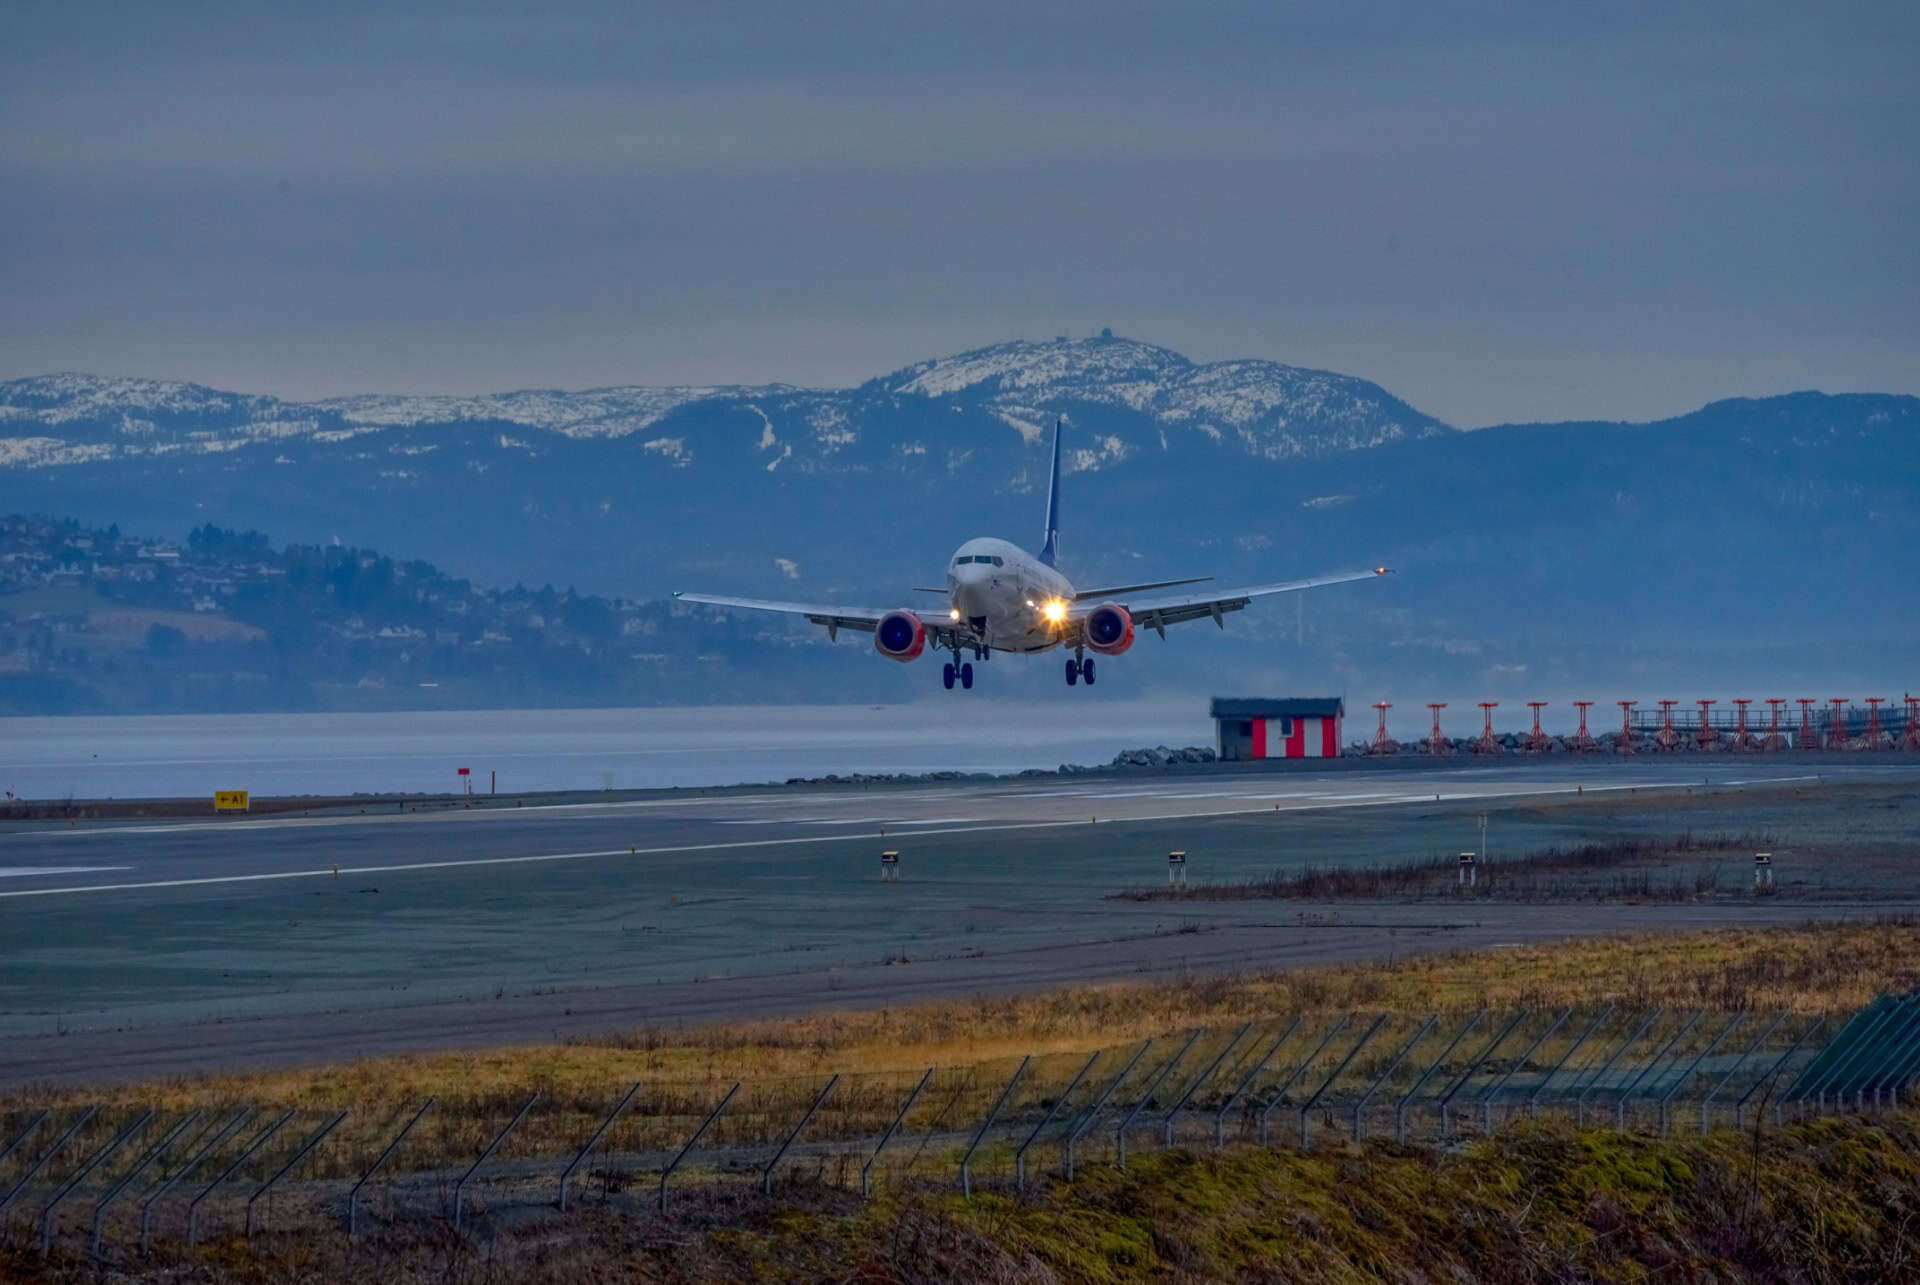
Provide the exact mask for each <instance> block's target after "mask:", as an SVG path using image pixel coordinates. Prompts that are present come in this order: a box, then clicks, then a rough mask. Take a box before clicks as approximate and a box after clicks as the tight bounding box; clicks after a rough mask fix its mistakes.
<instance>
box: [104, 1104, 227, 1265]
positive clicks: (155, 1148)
mask: <svg viewBox="0 0 1920 1285" xmlns="http://www.w3.org/2000/svg"><path fill="white" fill-rule="evenodd" d="M202 1114H203V1112H201V1111H198V1110H195V1111H190V1112H188V1113H187V1114H186V1115H185V1116H183V1117H181V1118H180V1120H179V1121H178V1122H176V1123H175V1124H174V1126H173V1128H171V1129H168V1130H167V1132H166V1134H165V1135H164V1136H163V1137H162V1138H161V1139H160V1141H158V1142H156V1143H154V1144H153V1145H152V1146H151V1147H148V1148H147V1153H146V1154H145V1155H144V1156H141V1157H140V1158H139V1159H138V1160H136V1161H134V1162H133V1168H131V1169H129V1170H127V1172H126V1173H124V1174H122V1175H121V1177H120V1181H118V1182H116V1183H114V1184H113V1186H112V1187H110V1188H108V1189H107V1194H106V1195H104V1196H102V1197H100V1199H99V1201H98V1202H97V1203H96V1204H95V1205H94V1207H93V1235H92V1237H91V1239H90V1241H89V1243H90V1245H91V1247H92V1250H93V1253H94V1256H95V1257H98V1256H99V1254H100V1233H101V1220H102V1219H103V1218H105V1217H106V1213H107V1206H108V1205H111V1204H112V1203H113V1202H114V1201H115V1200H117V1199H118V1198H119V1196H120V1193H121V1192H123V1191H125V1190H126V1189H127V1187H128V1185H129V1184H131V1183H132V1182H133V1180H134V1179H135V1178H138V1177H139V1176H140V1175H141V1174H142V1173H144V1172H146V1168H147V1166H148V1165H150V1164H152V1163H153V1162H154V1161H155V1160H158V1159H159V1158H160V1157H161V1156H162V1155H163V1154H165V1152H166V1150H167V1148H168V1147H171V1146H172V1145H173V1142H174V1139H175V1138H178V1137H179V1136H180V1135H181V1134H182V1133H185V1132H186V1131H187V1130H188V1129H189V1128H191V1127H192V1125H193V1122H194V1121H195V1120H198V1119H199V1118H200V1117H201V1115H202Z"/></svg>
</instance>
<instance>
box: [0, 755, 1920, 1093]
mask: <svg viewBox="0 0 1920 1285" xmlns="http://www.w3.org/2000/svg"><path fill="white" fill-rule="evenodd" d="M1814 770H1816V769H1810V768H1808V767H1806V766H1804V765H1801V764H1795V763H1771V764H1770V763H1768V762H1766V761H1764V760H1744V761H1743V760H1719V761H1711V762H1702V761H1700V760H1697V759H1689V760H1670V761H1662V760H1654V759H1641V760H1636V761H1629V762H1618V761H1606V762H1597V761H1573V760H1544V761H1539V762H1532V761H1508V762H1504V763H1501V764H1499V765H1498V766H1492V765H1485V764H1473V763H1471V762H1462V763H1460V764H1458V765H1454V766H1449V767H1446V768H1440V769H1435V768H1433V767H1431V766H1424V765H1423V766H1422V767H1420V768H1418V769H1415V768H1413V767H1407V768H1389V769H1385V770H1373V771H1367V772H1354V771H1320V772H1314V771H1304V772H1303V771H1298V770H1295V771H1288V772H1283V773H1273V774H1248V773H1247V772H1245V771H1229V770H1221V771H1218V772H1184V773H1180V774H1176V775H1166V776H1160V775H1143V776H1141V777H1139V778H1130V777H1102V778H1074V777H1047V778H1039V779H1035V780H1031V781H1003V782H995V783H990V784H987V783H977V782H972V783H954V784H946V785H906V786H874V787H867V788H843V787H832V786H823V787H793V788H774V789H765V790H733V791H721V792H710V793H704V794H694V793H688V792H682V793H677V794H674V793H667V794H660V795H653V796H645V797H639V798H626V799H619V800H613V801H606V802H601V801H580V802H570V803H562V804H555V805H551V806H522V807H517V808H516V807H480V808H474V809H467V808H464V807H455V808H453V809H423V810H417V811H403V810H402V809H403V808H404V807H406V806H407V805H403V804H395V805H391V806H392V810H391V811H374V810H370V811H369V812H367V813H364V814H363V813H361V812H360V811H359V810H357V809H348V810H345V811H335V812H333V813H329V814H324V815H315V816H310V817H298V816H294V817H275V818H256V819H246V818H233V819H221V820H214V821H184V822H177V823H111V824H110V823H93V824H88V823H82V824H79V825H66V824H47V823H41V824H29V825H18V826H12V827H9V828H7V829H5V830H3V831H0V1083H3V1084H18V1083H22V1082H27V1081H35V1080H43V1079H51V1080H69V1081H70V1080H116V1079H127V1078H139V1077H145V1076H150V1075H156V1074H173V1073H178V1072H187V1071H196V1070H214V1069H225V1068H231V1067H236V1066H253V1065H291V1064H299V1063H306V1062H312V1061H317V1060H331V1059H337V1058H341V1057H347V1056H354V1055H358V1054H365V1053H375V1052H387V1051H396V1050H405V1049H423V1048H435V1047H447V1046H477V1045H484V1044H498V1043H504V1042H516V1041H528V1040H543V1039H549V1038H553V1037H555V1036H566V1035H590V1034H593V1033H596V1032H601V1031H606V1030H609V1029H614V1028H631V1027H636V1026H642V1025H648V1024H676V1023H685V1022H696V1021H708V1020H719V1019H726V1018H733V1017H741V1016H751V1015H769V1014H780V1013H791V1012H799V1011H806V1010H810V1009H815V1008H819V1007H821V1006H823V1005H842V1006H850V1007H856V1006H857V1007H866V1006H872V1005H876V1004H886V1003H898V1002H903V1001H908V1000H913V999H922V998H930V997H939V996H953V995H966V994H973V993H979V992H989V991H990V992H1008V991H1014V990H1023V989H1033V988H1040V987H1047V986H1053V985H1059V984H1063V983H1068V982H1076V981H1089V980H1100V979H1120V978H1129V977H1150V976H1168V975H1174V974H1179V973H1183V972H1217V971H1222V970H1231V969H1238V968H1250V967H1274V966H1286V965H1300V964H1313V963H1326V962H1333V961H1340V960H1353V959H1359V958H1371V957H1380V956H1385V955H1389V954H1396V955H1398V954H1407V953H1412V952H1416V951H1434V950H1451V949H1459V948H1468V947H1478V946H1489V945H1498V944H1501V943H1508V942H1520V941H1527V940H1538V939H1542V938H1557V937H1563V936H1568V935H1574V934H1586V933H1591V932H1595V931H1609V930H1628V929H1642V928H1655V927H1659V928H1687V927H1698V926H1703V925H1710V924H1724V923H1728V922H1736V921H1737V922H1743V923H1753V924H1759V923H1770V922H1782V923H1784V922H1801V921H1804V920H1805V919H1807V918H1808V917H1809V915H1810V914H1815V913H1817V914H1819V915H1821V916H1832V917H1843V916H1854V915H1872V914H1876V913H1880V912H1882V911H1885V910H1887V909H1891V908H1896V902H1894V901H1890V900H1885V899H1881V898H1878V897H1876V896H1874V895H1872V894H1871V892H1870V891H1863V893H1862V894H1861V895H1860V896H1859V897H1858V898H1857V899H1854V900H1837V901H1828V902H1825V903H1823V904H1821V905H1820V906H1819V907H1818V908H1817V910H1816V909H1810V908H1809V907H1808V906H1806V905H1801V904H1793V903H1777V904H1769V903H1749V904H1745V905H1742V906H1739V907H1737V908H1729V907H1726V906H1718V905H1685V904H1664V905H1661V904H1648V905H1637V906H1635V905H1593V904H1582V905H1551V904H1548V905H1525V906H1514V905H1501V906H1493V905H1488V904H1484V903H1482V904H1476V905H1473V906H1462V907H1458V908H1455V907H1452V906H1444V905H1442V906H1436V905H1434V904H1431V903H1428V904H1420V903H1415V902H1406V903H1367V904H1355V905H1330V904H1326V903H1316V904H1314V905H1312V906H1302V905H1300V904H1298V903H1280V902H1271V901H1266V902H1260V901H1252V902H1208V903H1181V904H1179V905H1171V904H1168V903H1159V902H1138V901H1130V900H1125V899H1114V898H1113V897H1111V895H1110V894H1112V893H1113V892H1115V891H1118V890H1120V889H1123V888H1126V887H1129V886H1139V885H1142V884H1149V883H1164V881H1165V878H1166V853H1167V851H1168V850H1169V849H1170V848H1173V847H1180V848H1185V849H1186V850H1187V851H1188V852H1189V853H1190V857H1189V866H1188V869H1189V873H1190V877H1191V878H1193V879H1195V880H1209V879H1238V878H1249V877H1257V876H1264V875H1267V874H1270V873H1272V872H1273V871H1274V870H1276V869H1287V868H1297V867H1299V866H1301V865H1305V864H1309V863H1313V864H1321V865H1327V864H1340V863H1348V864H1373V863H1379V862H1390V861H1397V860H1410V859H1417V858H1422V857H1430V856H1433V855H1436V854H1437V853H1444V852H1452V851H1457V850H1458V849H1460V848H1464V847H1477V846H1478V844H1479V828H1478V826H1479V822H1478V818H1479V816H1480V815H1481V814H1482V813H1486V814H1488V815H1489V816H1490V818H1491V819H1490V822H1489V837H1488V840H1487V843H1488V846H1489V847H1490V848H1491V849H1493V850H1494V852H1495V853H1496V854H1497V853H1498V852H1499V851H1502V850H1505V851H1513V852H1518V851H1521V850H1530V849H1532V848H1535V847H1538V846H1542V845H1544V844H1548V843H1557V842H1564V841H1574V840H1579V839H1583V838H1590V837H1592V832H1593V831H1592V826H1593V822H1592V818H1591V813H1592V811H1593V809H1592V807H1591V805H1594V804H1599V803H1602V802H1603V801H1607V800H1614V801H1617V800H1620V799H1622V798H1628V799H1634V800H1640V801H1644V803H1645V804H1646V806H1647V809H1648V810H1650V811H1652V812H1653V813H1655V814H1657V811H1658V801H1659V800H1660V799H1661V798H1663V797H1678V796H1680V795H1681V794H1682V793H1683V792H1685V791H1687V790H1693V791H1702V792H1704V791H1746V792H1751V793H1753V794H1754V795H1755V796H1756V797H1758V796H1761V795H1764V794H1766V793H1767V792H1769V791H1772V792H1779V791H1790V790H1792V789H1794V788H1796V786H1798V785H1802V784H1804V783H1806V782H1807V781H1809V779H1810V778H1811V775H1812V772H1813V771H1814ZM1817 770H1818V771H1819V772H1820V774H1821V775H1822V776H1824V777H1825V778H1826V779H1827V780H1830V781H1831V780H1835V779H1902V780H1913V779H1916V778H1917V777H1920V772H1916V770H1915V769H1914V768H1913V767H1912V766H1910V765H1909V766H1892V765H1889V766H1885V767H1880V766H1871V765H1854V764H1851V763H1844V764H1843V763H1839V762H1835V763H1831V764H1822V765H1821V766H1820V767H1819V768H1818V769H1817ZM886 848H894V849H897V850H899V851H900V852H901V854H902V858H901V864H902V873H903V877H902V879H901V881H900V882H899V883H897V884H888V883H882V882H880V880H879V854H880V852H881V851H882V850H883V849H886ZM1910 906H1911V902H1909V901H1899V902H1897V907H1898V908H1901V909H1905V908H1909V907H1910Z"/></svg>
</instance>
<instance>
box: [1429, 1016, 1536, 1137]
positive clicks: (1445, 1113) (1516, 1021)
mask: <svg viewBox="0 0 1920 1285" xmlns="http://www.w3.org/2000/svg"><path fill="white" fill-rule="evenodd" d="M1532 1014H1533V1010H1532V1009H1530V1008H1523V1009H1521V1010H1520V1011H1519V1012H1517V1013H1515V1014H1514V1015H1513V1016H1512V1017H1511V1018H1509V1019H1508V1021H1507V1024H1506V1025H1505V1026H1503V1027H1501V1028H1500V1030H1499V1031H1498V1032H1497V1033H1496V1034H1495V1035H1494V1037H1493V1038H1492V1039H1491V1040H1488V1041H1487V1045H1486V1047H1485V1048H1483V1049H1481V1050H1480V1056H1478V1057H1476V1058H1474V1059H1473V1061H1471V1062H1469V1063H1467V1069H1466V1070H1464V1071H1462V1072H1460V1075H1459V1077H1458V1078H1457V1079H1455V1080H1454V1082H1453V1083H1452V1084H1450V1085H1448V1086H1447V1091H1446V1092H1445V1093H1442V1094H1441V1095H1440V1138H1441V1140H1442V1141H1443V1142H1444V1141H1446V1140H1448V1139H1450V1138H1452V1137H1453V1099H1454V1096H1455V1095H1456V1094H1458V1093H1459V1092H1460V1090H1462V1089H1464V1088H1466V1087H1467V1084H1468V1082H1469V1081H1471V1080H1472V1079H1473V1077H1474V1076H1476V1075H1478V1074H1479V1073H1480V1064H1481V1063H1483V1062H1485V1061H1486V1060H1487V1059H1488V1058H1490V1057H1492V1056H1493V1052H1494V1050H1495V1049H1497V1048H1499V1047H1500V1046H1501V1045H1502V1044H1505V1043H1506V1042H1507V1036H1509V1035H1511V1034H1513V1029H1514V1028H1515V1027H1516V1026H1518V1025H1520V1023H1522V1022H1524V1021H1526V1020H1527V1018H1528V1017H1530V1016H1532Z"/></svg>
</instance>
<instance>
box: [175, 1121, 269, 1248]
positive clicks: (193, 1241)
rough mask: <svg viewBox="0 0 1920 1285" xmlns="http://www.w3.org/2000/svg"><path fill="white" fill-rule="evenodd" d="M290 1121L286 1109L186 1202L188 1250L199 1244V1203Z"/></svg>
mask: <svg viewBox="0 0 1920 1285" xmlns="http://www.w3.org/2000/svg"><path fill="white" fill-rule="evenodd" d="M291 1119H293V1108H292V1107H288V1108H287V1109H286V1110H285V1111H283V1112H281V1114H280V1118H279V1119H278V1120H275V1121H274V1122H273V1123H272V1124H270V1125H268V1126H267V1127H266V1128H265V1129H263V1130H262V1131H261V1132H260V1134H259V1135H258V1136H257V1137H255V1138H254V1140H253V1141H252V1142H250V1143H248V1144H247V1147H246V1149H245V1150H244V1151H242V1152H241V1153H240V1154H239V1155H237V1156H235V1157H234V1159H233V1163H231V1164H229V1165H228V1166H227V1167H226V1168H225V1169H222V1170H221V1171H220V1176H219V1177H218V1178H215V1179H214V1180H213V1181H212V1182H210V1183H208V1184H207V1185H206V1186H205V1187H203V1188H201V1190H200V1194H199V1195H197V1196H195V1197H194V1198H193V1199H192V1200H190V1201H188V1202H187V1246H188V1248H192V1247H193V1246H194V1245H197V1244H198V1243H199V1242H200V1202H201V1201H203V1200H205V1199H206V1198H207V1197H208V1196H211V1195H212V1194H213V1191H214V1188H216V1187H218V1186H219V1185H220V1184H221V1183H223V1182H225V1181H226V1180H227V1179H229V1178H231V1177H232V1176H233V1175H234V1173H235V1172H236V1171H237V1170H238V1169H239V1168H240V1166H241V1165H243V1164H245V1163H247V1161H249V1160H251V1159H253V1154H254V1152H256V1151H258V1150H260V1148H262V1147H264V1146H266V1145H267V1143H268V1142H269V1141H270V1140H271V1139H272V1138H273V1135H274V1134H276V1133H278V1132H280V1130H281V1129H282V1128H284V1127H285V1126H286V1123H287V1121H289V1120H291Z"/></svg>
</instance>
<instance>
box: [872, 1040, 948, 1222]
mask: <svg viewBox="0 0 1920 1285" xmlns="http://www.w3.org/2000/svg"><path fill="white" fill-rule="evenodd" d="M931 1079H933V1068H932V1067H928V1068H927V1070H926V1074H924V1075H922V1076H921V1077H920V1083H918V1084H916V1085H914V1086H913V1092H911V1093H909V1094H907V1100H906V1101H905V1102H902V1103H901V1104H900V1110H899V1111H898V1112H897V1113H896V1114H895V1115H894V1117H893V1123H892V1124H890V1125H888V1126H887V1131H886V1132H885V1133H883V1134H881V1135H880V1142H879V1144H878V1145H877V1146H875V1147H874V1149H873V1154H872V1155H870V1156H868V1157H867V1163H865V1164H863V1165H861V1166H860V1194H861V1195H862V1196H871V1195H873V1183H872V1181H871V1178H870V1177H869V1175H870V1174H871V1172H872V1170H873V1165H874V1162H875V1161H876V1160H878V1159H879V1158H880V1153H881V1152H882V1151H884V1150H886V1147H887V1144H888V1143H889V1142H891V1141H893V1135H894V1134H896V1133H898V1132H899V1131H900V1126H901V1124H903V1123H904V1122H905V1121H906V1118H907V1112H909V1111H911V1110H913V1104H914V1103H916V1102H918V1101H919V1100H920V1094H921V1093H922V1092H924V1091H925V1090H926V1087H927V1082H928V1081H929V1080H931Z"/></svg>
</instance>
